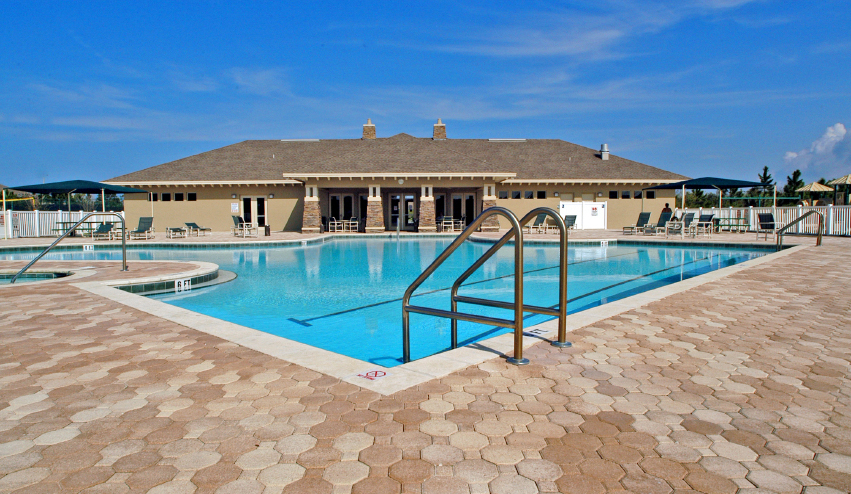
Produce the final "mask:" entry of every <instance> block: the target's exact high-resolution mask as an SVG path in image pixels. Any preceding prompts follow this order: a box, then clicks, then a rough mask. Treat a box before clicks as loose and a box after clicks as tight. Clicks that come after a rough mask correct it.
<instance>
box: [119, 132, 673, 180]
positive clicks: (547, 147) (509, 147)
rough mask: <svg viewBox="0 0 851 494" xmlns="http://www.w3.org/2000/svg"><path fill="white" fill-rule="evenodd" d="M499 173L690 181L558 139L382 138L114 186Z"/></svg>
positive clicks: (158, 171)
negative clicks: (317, 176) (322, 176)
mask: <svg viewBox="0 0 851 494" xmlns="http://www.w3.org/2000/svg"><path fill="white" fill-rule="evenodd" d="M370 173H372V174H381V173H387V174H405V175H415V174H417V173H421V174H423V175H427V174H440V173H447V174H448V173H477V174H482V173H494V174H500V175H506V174H516V179H517V180H559V179H564V180H629V179H636V180H661V181H677V180H683V179H685V178H687V177H684V176H682V175H678V174H676V173H671V172H668V171H665V170H661V169H659V168H655V167H652V166H648V165H644V164H642V163H638V162H636V161H632V160H628V159H625V158H620V157H618V156H614V155H612V156H610V158H609V160H607V161H604V160H602V159H600V157H599V154H597V152H596V151H595V150H593V149H590V148H587V147H583V146H579V145H576V144H571V143H569V142H565V141H562V140H558V139H529V140H526V141H512V142H505V141H502V142H498V141H489V140H486V139H447V140H433V139H430V138H416V137H412V136H410V135H408V134H397V135H395V136H393V137H387V138H379V139H327V140H326V139H323V140H319V141H280V140H252V141H243V142H240V143H237V144H232V145H230V146H225V147H223V148H219V149H214V150H212V151H207V152H205V153H201V154H197V155H195V156H189V157H187V158H182V159H179V160H176V161H172V162H170V163H164V164H162V165H158V166H154V167H151V168H146V169H144V170H140V171H137V172H133V173H128V174H126V175H121V176H119V177H115V178H112V179H109V180H108V181H109V182H119V183H132V182H137V183H144V182H159V181H178V182H179V181H187V182H194V181H222V182H227V181H246V180H257V181H264V180H269V181H271V180H282V179H283V178H285V177H286V178H290V177H291V178H298V177H299V176H301V175H315V174H354V175H360V174H370Z"/></svg>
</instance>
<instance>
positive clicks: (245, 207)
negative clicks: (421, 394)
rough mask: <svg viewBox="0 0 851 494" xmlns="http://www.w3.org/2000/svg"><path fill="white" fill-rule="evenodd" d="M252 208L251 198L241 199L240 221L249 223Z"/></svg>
mask: <svg viewBox="0 0 851 494" xmlns="http://www.w3.org/2000/svg"><path fill="white" fill-rule="evenodd" d="M253 210H254V208H252V207H251V198H250V197H243V198H242V221H244V222H246V223H251V222H252V220H251V218H252V217H253V216H252V214H251V212H252V211H253Z"/></svg>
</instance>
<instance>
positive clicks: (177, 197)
mask: <svg viewBox="0 0 851 494" xmlns="http://www.w3.org/2000/svg"><path fill="white" fill-rule="evenodd" d="M184 197H186V194H184V193H183V192H175V193H174V202H183V198H184Z"/></svg>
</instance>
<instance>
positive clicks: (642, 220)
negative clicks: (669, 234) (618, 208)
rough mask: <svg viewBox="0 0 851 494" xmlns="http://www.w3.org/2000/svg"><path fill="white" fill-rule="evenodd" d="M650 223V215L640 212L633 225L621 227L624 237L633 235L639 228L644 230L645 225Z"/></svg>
mask: <svg viewBox="0 0 851 494" xmlns="http://www.w3.org/2000/svg"><path fill="white" fill-rule="evenodd" d="M649 221H650V213H649V212H646V211H645V212H641V213H639V214H638V219H637V220H635V224H634V225H629V226H625V227H623V234H624V235H635V231H636V230H638V229H641V228H644V227H645V226H646V225H647V223H648V222H649Z"/></svg>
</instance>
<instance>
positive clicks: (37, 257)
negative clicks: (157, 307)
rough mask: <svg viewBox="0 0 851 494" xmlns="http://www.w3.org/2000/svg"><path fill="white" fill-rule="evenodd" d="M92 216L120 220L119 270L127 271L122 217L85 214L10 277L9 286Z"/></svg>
mask: <svg viewBox="0 0 851 494" xmlns="http://www.w3.org/2000/svg"><path fill="white" fill-rule="evenodd" d="M92 216H115V217H117V218H118V219H120V220H121V260H122V269H121V270H122V271H127V270H128V269H127V240H126V238H125V235H126V232H127V230H126V228H125V227H124V217H123V216H121V215H120V214H118V213H88V214H86V215H85V216H83V217H82V218H81V219H80V221H78V222H77V223H76V224H75V225H74V226H72V227H71V228H69V229H68V230H67V231H66V232H65V233H63V234H62V235H60V236H59V238H57V239H56V241H55V242H53V243H52V244H50V245H49V246H48V247H47V248H46V249H44V250H43V251H42V252H41V254H39V255H38V256H36V258H35V259H33V260H32V261H30V263H29V264H27V265H26V266H24V269H22V270H20V271H18V274H16V275H15V276H13V277H12V281H10V282H9V284H12V283H14V282H15V280H17V279H18V276H20V275H22V274H24V271H26V270H28V269H29V268H30V266H32V265H33V264H35V263H36V261H38V260H39V259H41V258H42V257H44V256H45V254H47V253H48V252H50V250H51V249H52V248H53V247H55V246H56V244H58V243H59V242H61V241H62V239H64V238H65V237H67V236H68V235H70V234H71V232H73V231H74V230H75V229H76V228H77V227H78V226H80V225H81V224H83V222H84V221H86V220H87V219H89V218H91V217H92Z"/></svg>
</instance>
